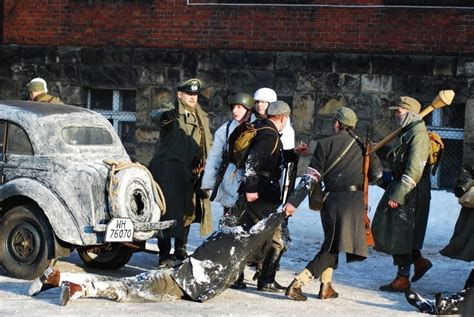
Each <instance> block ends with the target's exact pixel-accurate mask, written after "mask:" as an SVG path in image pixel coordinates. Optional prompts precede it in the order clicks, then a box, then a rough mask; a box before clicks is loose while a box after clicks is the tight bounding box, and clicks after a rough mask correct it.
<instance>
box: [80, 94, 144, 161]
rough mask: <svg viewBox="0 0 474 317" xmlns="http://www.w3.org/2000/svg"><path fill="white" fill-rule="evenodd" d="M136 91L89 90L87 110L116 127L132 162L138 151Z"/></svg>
mask: <svg viewBox="0 0 474 317" xmlns="http://www.w3.org/2000/svg"><path fill="white" fill-rule="evenodd" d="M135 97H136V91H135V90H119V89H89V91H88V96H87V108H89V109H91V110H94V111H96V112H98V113H100V114H102V115H103V116H104V117H106V118H107V119H108V120H109V121H110V123H111V124H112V125H113V126H114V129H115V131H117V134H118V135H119V136H120V139H121V140H122V143H123V145H124V147H125V149H126V150H127V153H128V154H129V155H130V157H131V158H132V160H133V159H134V157H135V151H136V140H135V131H136V112H137V105H136V101H135Z"/></svg>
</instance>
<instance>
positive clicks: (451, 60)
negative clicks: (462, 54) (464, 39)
mask: <svg viewBox="0 0 474 317" xmlns="http://www.w3.org/2000/svg"><path fill="white" fill-rule="evenodd" d="M455 74H456V58H455V57H447V56H438V57H434V60H433V75H434V76H454V75H455Z"/></svg>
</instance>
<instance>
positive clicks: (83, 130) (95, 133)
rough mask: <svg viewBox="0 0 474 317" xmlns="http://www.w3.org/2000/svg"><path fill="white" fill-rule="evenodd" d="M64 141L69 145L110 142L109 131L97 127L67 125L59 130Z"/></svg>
mask: <svg viewBox="0 0 474 317" xmlns="http://www.w3.org/2000/svg"><path fill="white" fill-rule="evenodd" d="M61 134H62V137H63V139H64V141H65V142H66V143H67V144H70V145H104V144H112V143H113V138H112V136H111V135H110V133H109V131H107V130H105V129H103V128H97V127H67V128H64V129H63V130H62V132H61Z"/></svg>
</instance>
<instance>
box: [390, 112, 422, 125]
mask: <svg viewBox="0 0 474 317" xmlns="http://www.w3.org/2000/svg"><path fill="white" fill-rule="evenodd" d="M421 119H422V118H421V116H420V115H419V114H417V113H414V112H411V111H407V112H405V113H404V114H403V115H401V116H399V117H396V121H397V124H398V125H399V126H400V127H402V128H404V127H406V126H407V125H409V124H410V123H412V122H415V121H420V120H421Z"/></svg>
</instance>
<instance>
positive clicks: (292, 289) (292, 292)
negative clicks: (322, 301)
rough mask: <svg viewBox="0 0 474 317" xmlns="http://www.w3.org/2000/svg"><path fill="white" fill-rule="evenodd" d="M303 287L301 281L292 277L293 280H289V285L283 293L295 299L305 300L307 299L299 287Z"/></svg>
mask: <svg viewBox="0 0 474 317" xmlns="http://www.w3.org/2000/svg"><path fill="white" fill-rule="evenodd" d="M302 287H303V283H301V281H299V280H297V279H294V280H293V282H291V284H290V286H288V288H287V289H286V292H285V295H286V296H287V297H289V298H291V299H293V300H296V301H301V302H302V301H305V300H307V299H308V297H306V296H305V295H304V294H303V292H302V291H301V288H302Z"/></svg>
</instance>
